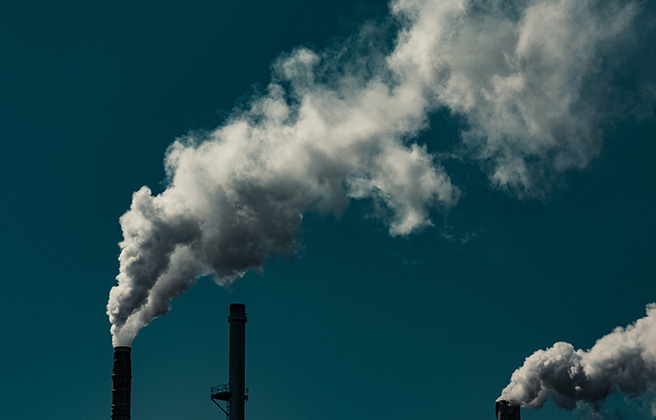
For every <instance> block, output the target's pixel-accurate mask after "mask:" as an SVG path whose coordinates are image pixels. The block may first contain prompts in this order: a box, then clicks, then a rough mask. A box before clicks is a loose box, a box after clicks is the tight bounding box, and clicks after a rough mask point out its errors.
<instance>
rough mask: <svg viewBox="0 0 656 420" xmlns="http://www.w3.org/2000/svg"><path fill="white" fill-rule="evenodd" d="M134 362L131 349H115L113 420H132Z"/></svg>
mask: <svg viewBox="0 0 656 420" xmlns="http://www.w3.org/2000/svg"><path fill="white" fill-rule="evenodd" d="M131 382H132V362H131V360H130V347H114V367H113V369H112V420H130V388H131Z"/></svg>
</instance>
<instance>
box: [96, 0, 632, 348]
mask: <svg viewBox="0 0 656 420" xmlns="http://www.w3.org/2000/svg"><path fill="white" fill-rule="evenodd" d="M390 10H391V13H392V17H393V19H394V20H395V21H396V23H397V24H398V33H397V34H396V36H395V42H394V45H393V47H392V48H391V49H390V50H389V52H387V53H386V52H385V50H377V49H376V47H377V44H375V43H373V44H372V42H367V39H365V41H362V42H358V40H360V41H361V40H362V39H363V38H367V37H368V36H369V37H370V38H375V36H374V37H372V36H371V32H375V30H373V31H372V29H371V27H367V30H363V31H362V32H361V33H359V34H357V35H355V36H354V37H353V38H351V39H349V40H346V41H345V42H344V44H343V45H341V46H337V47H334V48H331V49H329V50H327V51H323V52H315V51H311V50H309V49H307V48H299V49H297V50H295V51H293V52H292V53H290V54H288V55H285V56H282V57H281V58H280V59H278V60H277V61H276V62H275V63H274V66H273V76H272V81H271V83H270V84H269V85H268V87H267V88H266V91H265V92H264V93H263V94H261V95H259V96H258V97H256V98H254V99H253V100H252V101H250V103H249V104H248V106H246V107H245V108H244V109H238V110H236V111H235V112H234V114H233V115H232V117H231V118H230V119H229V120H228V121H227V122H226V123H225V124H224V125H222V126H221V127H218V128H216V129H215V130H213V131H211V132H209V133H204V134H198V133H195V134H189V135H188V136H186V137H184V138H181V139H178V140H177V141H176V142H175V143H174V144H173V145H172V146H171V147H170V148H169V150H168V152H167V154H166V159H165V161H166V169H167V173H168V183H167V187H166V189H165V191H163V192H162V193H160V194H157V195H153V194H152V193H151V191H150V190H149V189H148V188H147V187H143V188H142V189H141V190H139V191H137V192H136V193H135V194H134V196H133V202H132V206H131V208H130V210H129V211H128V212H127V213H125V214H124V215H123V216H122V217H121V226H122V228H123V236H124V240H123V241H122V242H121V243H120V246H121V249H122V251H121V255H120V257H119V260H120V265H121V266H120V273H119V275H118V276H117V280H118V285H117V286H115V287H113V288H112V290H111V292H110V298H109V303H108V305H107V312H108V315H109V318H110V321H111V323H112V334H113V336H114V344H115V345H131V342H132V340H133V338H134V336H135V335H136V334H137V332H138V331H139V330H140V329H141V328H142V327H143V326H145V325H147V324H148V323H149V322H150V321H151V320H152V319H154V318H155V317H157V316H159V315H164V314H166V313H167V312H168V310H169V301H170V300H171V299H173V298H175V297H177V296H179V295H180V294H181V293H183V292H184V291H185V290H186V289H187V288H188V287H190V286H191V285H192V284H193V283H194V281H195V279H196V278H197V277H198V276H199V275H213V276H214V278H215V280H216V282H217V283H219V284H221V285H227V284H230V283H231V282H232V281H234V280H235V279H237V278H239V277H241V276H243V275H244V273H246V272H247V271H248V270H253V269H259V268H261V267H262V265H263V264H264V263H265V261H266V259H267V257H269V256H272V255H277V254H292V253H294V252H295V250H296V247H297V243H296V242H297V232H298V229H299V226H300V225H301V222H302V215H303V214H304V213H305V212H307V211H318V212H323V213H326V212H333V213H339V212H341V211H343V210H344V209H345V208H346V206H347V205H348V202H349V200H350V199H367V200H373V201H374V202H376V203H377V208H380V209H383V216H382V217H383V219H384V220H385V221H386V223H387V224H388V226H389V232H390V234H391V235H408V234H410V233H412V232H415V231H417V230H418V229H422V228H424V227H426V226H430V225H431V221H430V218H429V216H430V212H431V209H433V208H438V209H448V208H450V207H452V206H453V205H454V204H455V203H456V202H457V200H458V189H457V188H456V187H455V186H453V185H452V184H451V182H450V178H449V176H448V175H447V174H446V173H445V171H444V169H443V168H442V166H441V164H440V162H439V159H438V158H437V157H436V156H435V155H434V154H431V153H429V151H428V149H427V147H426V146H424V145H421V144H418V143H417V142H416V141H413V139H416V138H417V135H418V134H419V133H420V132H421V131H422V130H425V129H426V128H427V125H428V123H427V121H428V117H429V115H430V113H431V112H432V111H435V110H437V109H448V110H449V111H450V112H451V113H452V114H454V115H457V116H459V117H460V118H461V119H463V120H464V121H465V122H466V126H467V128H466V129H464V130H463V132H462V139H463V144H462V147H461V148H460V149H461V150H460V152H462V153H464V154H465V155H467V156H470V157H473V159H475V160H476V161H478V162H480V163H481V165H482V166H483V168H484V169H485V170H486V171H488V173H489V176H490V180H491V182H492V184H493V185H494V186H496V187H499V188H506V189H508V190H512V191H516V192H518V193H520V194H533V193H536V192H539V189H540V188H541V187H540V184H541V183H543V180H548V179H549V178H551V177H552V176H553V175H554V174H558V173H560V172H562V171H565V170H567V169H571V168H582V167H585V165H586V164H587V163H588V162H589V160H590V159H591V158H592V157H593V156H594V155H595V154H596V153H597V152H598V150H599V147H600V143H601V139H600V136H599V133H598V132H597V131H598V130H597V128H596V127H597V125H598V123H599V121H600V119H601V117H602V115H604V114H603V112H602V111H603V107H601V106H599V104H600V103H599V97H598V96H599V95H598V94H599V92H600V89H601V86H602V85H603V83H604V80H605V78H604V72H603V71H602V64H603V62H604V60H607V59H609V57H610V56H609V51H612V49H613V48H614V47H617V45H619V44H621V40H622V36H623V33H624V32H626V29H627V28H628V27H629V24H630V22H631V19H632V17H633V15H634V13H635V7H634V6H633V5H632V4H631V3H622V4H618V3H609V2H605V1H601V0H560V1H555V0H534V1H527V2H517V3H503V5H502V2H496V1H491V2H482V1H476V0H472V1H466V0H426V1H423V0H422V1H420V0H396V1H393V2H392V3H391V4H390ZM372 45H374V46H373V47H372ZM544 183H546V182H544Z"/></svg>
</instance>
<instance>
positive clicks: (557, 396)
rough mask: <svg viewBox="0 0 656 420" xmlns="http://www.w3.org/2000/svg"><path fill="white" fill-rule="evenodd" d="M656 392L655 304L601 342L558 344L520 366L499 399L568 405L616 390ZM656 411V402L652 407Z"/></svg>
mask: <svg viewBox="0 0 656 420" xmlns="http://www.w3.org/2000/svg"><path fill="white" fill-rule="evenodd" d="M648 391H651V392H654V391H656V304H654V303H652V304H650V305H649V306H647V316H646V317H644V318H641V319H639V320H637V321H636V322H635V323H634V324H632V325H629V326H627V327H626V328H621V327H617V328H616V329H615V331H613V332H612V333H610V334H608V335H606V336H605V337H602V338H600V339H599V340H597V342H596V343H595V345H594V346H593V347H592V348H591V349H590V350H574V347H573V346H572V345H571V344H569V343H564V342H559V343H556V344H554V345H553V347H550V348H548V349H547V350H538V351H536V352H535V353H533V355H531V356H530V357H528V358H526V360H525V361H524V365H523V366H522V367H521V368H519V369H517V370H516V371H515V372H514V373H513V374H512V378H511V379H510V384H509V385H508V386H507V387H506V388H505V389H504V390H503V392H502V394H501V396H500V397H499V400H505V401H507V402H509V403H512V404H516V405H522V406H525V407H531V408H540V407H542V405H543V404H544V403H545V401H546V400H547V399H548V398H550V397H551V398H552V399H553V401H554V402H555V403H556V404H557V405H559V406H561V407H564V408H567V409H570V410H571V409H574V408H577V403H578V402H585V403H596V402H599V401H601V400H603V399H605V398H606V397H607V396H608V395H610V394H611V393H613V392H622V393H624V394H625V395H628V396H631V397H637V396H640V395H642V394H644V393H646V392H648ZM652 412H653V413H652V414H653V415H656V406H654V407H652Z"/></svg>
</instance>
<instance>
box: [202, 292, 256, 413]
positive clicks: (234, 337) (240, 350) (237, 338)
mask: <svg viewBox="0 0 656 420" xmlns="http://www.w3.org/2000/svg"><path fill="white" fill-rule="evenodd" d="M228 322H229V323H230V379H229V383H228V384H227V385H219V386H215V387H212V388H211V389H210V393H211V398H212V401H214V403H215V404H216V405H217V406H219V408H220V409H221V410H223V412H225V413H226V415H227V416H228V418H229V420H244V403H245V402H246V400H247V399H248V389H247V388H246V386H245V382H246V381H245V366H246V306H245V305H244V304H241V303H233V304H232V305H230V316H228ZM217 400H220V401H226V403H227V410H226V409H224V408H223V407H221V405H219V403H218V402H217Z"/></svg>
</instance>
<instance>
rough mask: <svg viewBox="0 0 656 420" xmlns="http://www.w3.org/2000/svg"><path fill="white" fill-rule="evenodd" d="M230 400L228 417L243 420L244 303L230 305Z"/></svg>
mask: <svg viewBox="0 0 656 420" xmlns="http://www.w3.org/2000/svg"><path fill="white" fill-rule="evenodd" d="M228 322H229V323H230V401H229V407H230V408H229V419H230V420H244V402H245V401H244V399H245V391H246V387H245V378H244V377H245V362H246V354H245V349H246V305H244V304H241V303H233V304H231V305H230V316H229V317H228Z"/></svg>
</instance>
